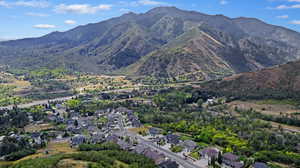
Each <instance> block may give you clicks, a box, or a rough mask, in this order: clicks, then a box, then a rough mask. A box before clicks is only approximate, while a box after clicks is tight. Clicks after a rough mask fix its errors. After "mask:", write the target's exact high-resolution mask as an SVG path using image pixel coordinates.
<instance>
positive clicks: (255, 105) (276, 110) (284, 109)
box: [228, 101, 300, 115]
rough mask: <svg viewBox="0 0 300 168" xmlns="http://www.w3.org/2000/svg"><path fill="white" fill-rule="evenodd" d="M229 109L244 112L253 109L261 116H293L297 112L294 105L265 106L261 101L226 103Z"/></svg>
mask: <svg viewBox="0 0 300 168" xmlns="http://www.w3.org/2000/svg"><path fill="white" fill-rule="evenodd" d="M228 105H229V107H230V108H231V109H234V108H236V107H237V108H239V109H244V110H250V109H253V110H255V111H258V112H261V113H263V114H269V115H280V114H293V113H296V112H299V111H300V109H297V108H296V107H295V106H294V105H290V104H266V103H262V102H261V101H233V102H230V103H228Z"/></svg>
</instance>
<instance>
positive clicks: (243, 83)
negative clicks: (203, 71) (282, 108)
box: [201, 61, 300, 99]
mask: <svg viewBox="0 0 300 168" xmlns="http://www.w3.org/2000/svg"><path fill="white" fill-rule="evenodd" d="M201 88H202V89H203V90H206V91H212V92H216V93H221V94H224V95H227V96H234V97H239V98H255V99H259V98H300V94H299V93H300V61H296V62H290V63H287V64H284V65H280V66H276V67H272V68H267V69H263V70H260V71H257V72H247V73H241V74H237V75H233V76H231V77H227V78H224V79H223V80H219V81H211V82H207V83H205V84H203V85H201Z"/></svg>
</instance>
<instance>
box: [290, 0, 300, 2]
mask: <svg viewBox="0 0 300 168" xmlns="http://www.w3.org/2000/svg"><path fill="white" fill-rule="evenodd" d="M288 1H289V2H300V0H288Z"/></svg>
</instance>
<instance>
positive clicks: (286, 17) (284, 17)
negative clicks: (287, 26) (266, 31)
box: [277, 15, 289, 19]
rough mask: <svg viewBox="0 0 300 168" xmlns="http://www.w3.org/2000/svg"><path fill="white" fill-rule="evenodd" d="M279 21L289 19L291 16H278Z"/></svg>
mask: <svg viewBox="0 0 300 168" xmlns="http://www.w3.org/2000/svg"><path fill="white" fill-rule="evenodd" d="M277 18H278V19H288V18H289V15H281V16H277Z"/></svg>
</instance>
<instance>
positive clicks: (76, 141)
mask: <svg viewBox="0 0 300 168" xmlns="http://www.w3.org/2000/svg"><path fill="white" fill-rule="evenodd" d="M86 142H87V139H86V137H85V136H84V135H75V136H73V137H72V138H71V146H72V147H73V146H78V145H81V144H84V143H86Z"/></svg>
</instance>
